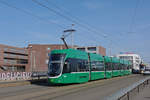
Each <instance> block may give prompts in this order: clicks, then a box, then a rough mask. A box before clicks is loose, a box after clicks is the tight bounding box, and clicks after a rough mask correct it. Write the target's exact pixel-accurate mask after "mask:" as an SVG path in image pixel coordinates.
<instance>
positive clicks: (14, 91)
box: [0, 75, 146, 100]
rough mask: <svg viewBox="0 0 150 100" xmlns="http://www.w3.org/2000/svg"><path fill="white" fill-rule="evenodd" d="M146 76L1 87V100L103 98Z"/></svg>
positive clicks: (87, 99)
mask: <svg viewBox="0 0 150 100" xmlns="http://www.w3.org/2000/svg"><path fill="white" fill-rule="evenodd" d="M144 77H146V76H142V75H129V76H124V77H116V78H112V79H104V80H98V81H92V82H87V83H84V84H73V85H65V86H49V85H48V84H47V83H42V84H33V85H25V86H16V87H7V88H0V100H103V99H104V98H105V97H107V96H109V95H112V94H113V93H115V92H117V91H119V90H120V89H122V88H125V87H128V86H130V85H131V84H133V83H135V82H137V81H139V80H141V79H143V78H144Z"/></svg>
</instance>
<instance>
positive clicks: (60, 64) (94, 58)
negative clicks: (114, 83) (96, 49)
mask: <svg viewBox="0 0 150 100" xmlns="http://www.w3.org/2000/svg"><path fill="white" fill-rule="evenodd" d="M130 69H131V63H130V62H129V61H127V60H121V59H117V58H114V57H108V56H104V57H103V56H101V55H98V54H93V53H87V52H84V51H80V50H74V49H64V50H53V51H52V52H51V54H50V59H49V64H48V82H49V83H53V84H70V83H84V82H88V81H91V80H98V79H104V78H112V77H116V76H124V75H128V74H131V70H130Z"/></svg>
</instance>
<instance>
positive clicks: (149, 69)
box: [143, 66, 150, 75]
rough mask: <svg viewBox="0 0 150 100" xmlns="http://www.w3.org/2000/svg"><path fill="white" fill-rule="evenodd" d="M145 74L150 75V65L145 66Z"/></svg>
mask: <svg viewBox="0 0 150 100" xmlns="http://www.w3.org/2000/svg"><path fill="white" fill-rule="evenodd" d="M143 75H150V66H148V67H145V69H144V71H143Z"/></svg>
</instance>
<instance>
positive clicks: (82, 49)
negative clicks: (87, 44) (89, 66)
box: [77, 48, 85, 51]
mask: <svg viewBox="0 0 150 100" xmlns="http://www.w3.org/2000/svg"><path fill="white" fill-rule="evenodd" d="M77 50H81V51H85V48H77Z"/></svg>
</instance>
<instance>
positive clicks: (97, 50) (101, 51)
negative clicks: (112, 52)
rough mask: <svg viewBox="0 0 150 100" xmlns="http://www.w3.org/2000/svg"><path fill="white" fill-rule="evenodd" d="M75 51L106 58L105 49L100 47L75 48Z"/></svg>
mask: <svg viewBox="0 0 150 100" xmlns="http://www.w3.org/2000/svg"><path fill="white" fill-rule="evenodd" d="M76 49H77V50H82V51H86V52H89V53H95V54H101V55H103V56H106V48H104V47H102V46H87V47H76Z"/></svg>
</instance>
